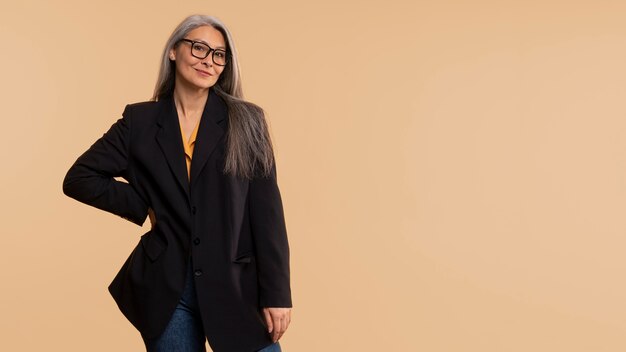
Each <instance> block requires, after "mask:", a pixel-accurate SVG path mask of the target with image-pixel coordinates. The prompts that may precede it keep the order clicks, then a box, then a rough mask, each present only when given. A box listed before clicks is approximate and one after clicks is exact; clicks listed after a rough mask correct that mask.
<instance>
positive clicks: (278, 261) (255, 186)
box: [248, 163, 292, 307]
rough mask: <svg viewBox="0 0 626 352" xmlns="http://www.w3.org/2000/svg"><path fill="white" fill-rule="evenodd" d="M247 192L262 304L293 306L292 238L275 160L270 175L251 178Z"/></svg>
mask: <svg viewBox="0 0 626 352" xmlns="http://www.w3.org/2000/svg"><path fill="white" fill-rule="evenodd" d="M248 192H249V193H248V196H249V207H250V221H251V226H252V236H253V240H254V245H255V249H256V253H255V255H256V263H257V272H258V282H259V299H260V302H259V303H260V305H261V306H262V307H292V302H291V288H290V282H289V281H290V278H289V241H288V239H287V230H286V225H285V218H284V213H283V205H282V200H281V196H280V190H279V189H278V184H277V180H276V165H275V163H274V166H273V168H272V172H271V175H270V176H269V177H255V178H253V179H252V180H251V181H250V185H249V189H248Z"/></svg>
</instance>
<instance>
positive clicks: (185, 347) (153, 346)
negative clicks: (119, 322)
mask: <svg viewBox="0 0 626 352" xmlns="http://www.w3.org/2000/svg"><path fill="white" fill-rule="evenodd" d="M194 285H195V281H194V278H193V266H192V265H191V262H190V265H189V270H188V273H187V279H186V284H185V289H184V291H183V295H182V297H181V299H180V302H178V306H176V310H175V311H174V314H173V315H172V319H171V320H170V322H169V323H168V324H167V326H166V327H165V331H163V333H162V334H161V335H160V336H158V337H156V338H153V339H146V338H145V337H143V336H142V338H143V341H144V344H145V345H146V351H147V352H172V351H177V352H206V348H205V342H206V337H205V336H204V331H203V327H202V320H201V319H200V312H199V308H198V301H197V297H196V290H195V286H194ZM257 352H281V348H280V343H279V342H275V343H273V344H271V345H269V346H267V347H265V348H262V349H260V350H259V351H257Z"/></svg>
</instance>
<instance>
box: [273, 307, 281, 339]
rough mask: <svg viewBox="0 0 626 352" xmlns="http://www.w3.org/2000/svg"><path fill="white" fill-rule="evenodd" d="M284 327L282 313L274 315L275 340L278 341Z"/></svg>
mask: <svg viewBox="0 0 626 352" xmlns="http://www.w3.org/2000/svg"><path fill="white" fill-rule="evenodd" d="M282 329H283V321H282V318H281V315H280V314H276V316H275V317H274V333H273V334H272V338H273V340H274V342H276V341H278V339H279V338H280V335H282Z"/></svg>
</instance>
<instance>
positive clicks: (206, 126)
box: [190, 88, 228, 188]
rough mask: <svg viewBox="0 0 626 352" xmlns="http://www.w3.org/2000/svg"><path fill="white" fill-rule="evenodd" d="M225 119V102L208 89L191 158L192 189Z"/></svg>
mask: <svg viewBox="0 0 626 352" xmlns="http://www.w3.org/2000/svg"><path fill="white" fill-rule="evenodd" d="M227 117H228V109H227V107H226V102H224V100H223V99H222V98H221V97H219V96H218V95H217V94H216V93H215V91H214V90H213V88H211V89H209V97H208V98H207V102H206V104H205V105H204V111H203V112H202V118H201V119H200V126H198V134H197V136H196V144H195V146H194V148H193V156H192V157H191V177H190V179H191V187H192V188H193V185H194V184H195V180H196V179H197V178H198V176H199V175H200V172H201V171H202V169H203V167H204V165H205V164H206V162H207V160H208V159H209V156H210V155H211V153H212V152H213V150H214V149H215V147H217V144H218V142H219V141H220V139H221V138H222V136H223V135H224V132H225V129H226V121H227V120H228V119H227Z"/></svg>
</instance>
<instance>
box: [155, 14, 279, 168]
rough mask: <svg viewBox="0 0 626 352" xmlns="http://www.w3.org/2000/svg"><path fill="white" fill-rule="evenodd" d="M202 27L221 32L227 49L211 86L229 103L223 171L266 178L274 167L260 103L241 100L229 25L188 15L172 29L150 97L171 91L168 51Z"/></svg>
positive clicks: (171, 64) (171, 68)
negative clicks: (226, 60) (224, 59)
mask: <svg viewBox="0 0 626 352" xmlns="http://www.w3.org/2000/svg"><path fill="white" fill-rule="evenodd" d="M201 26H211V27H213V28H215V29H217V30H218V31H219V32H220V33H222V36H224V39H225V40H226V51H227V52H229V60H228V63H227V64H226V66H225V67H224V70H223V71H222V73H221V74H220V78H219V79H218V81H217V82H216V83H215V85H214V86H213V87H212V88H213V90H214V92H215V93H217V94H218V95H219V96H220V97H221V98H222V99H224V101H225V102H226V105H227V106H228V124H229V129H228V134H227V137H226V143H227V152H226V163H225V166H224V170H223V172H224V173H230V174H232V175H234V176H238V177H242V178H246V179H251V178H252V177H254V176H256V175H258V176H264V177H267V176H269V175H270V174H271V173H272V169H273V168H274V152H273V148H272V141H271V138H270V135H269V129H268V125H267V121H266V120H265V112H264V111H263V109H262V108H261V107H260V106H258V105H256V104H254V103H251V102H248V101H245V100H244V97H243V89H242V87H241V75H240V70H239V59H238V56H237V50H236V48H235V43H234V41H233V37H232V35H231V34H230V31H229V30H228V28H226V26H225V25H224V24H223V23H222V21H220V20H219V19H218V18H216V17H213V16H206V15H191V16H189V17H187V18H185V19H184V20H183V21H182V22H181V23H180V24H179V25H178V26H177V27H176V28H175V29H174V32H172V34H171V35H170V37H169V39H168V40H167V42H166V44H165V48H164V49H163V54H162V57H161V67H160V69H159V76H158V79H157V83H156V86H155V88H154V94H153V96H152V100H153V101H158V100H159V99H160V98H163V97H166V96H171V95H172V94H173V93H174V85H175V78H176V66H175V63H174V61H172V60H170V58H169V52H170V50H171V49H173V48H175V47H176V45H178V44H179V42H180V40H181V39H183V38H185V36H186V35H187V33H189V32H190V31H192V30H194V29H195V28H198V27H201ZM274 172H275V170H274Z"/></svg>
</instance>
